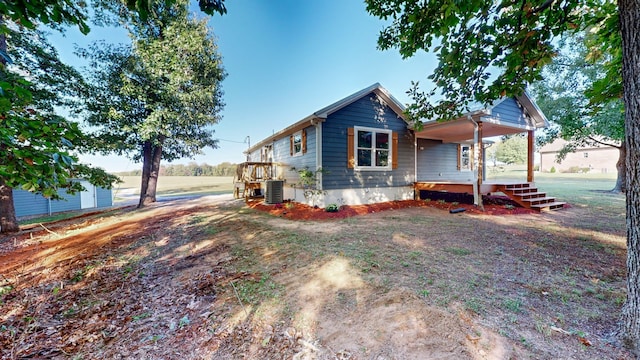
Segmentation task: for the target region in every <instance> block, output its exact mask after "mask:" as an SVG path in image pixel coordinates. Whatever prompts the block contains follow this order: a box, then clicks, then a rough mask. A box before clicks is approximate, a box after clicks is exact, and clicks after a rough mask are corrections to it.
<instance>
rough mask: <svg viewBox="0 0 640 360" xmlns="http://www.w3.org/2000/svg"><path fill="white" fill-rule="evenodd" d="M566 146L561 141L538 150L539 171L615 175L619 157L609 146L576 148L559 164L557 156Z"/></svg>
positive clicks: (563, 141)
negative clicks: (553, 170)
mask: <svg viewBox="0 0 640 360" xmlns="http://www.w3.org/2000/svg"><path fill="white" fill-rule="evenodd" d="M566 144H567V141H565V140H563V139H556V140H555V141H554V142H552V143H550V144H547V145H545V146H543V147H541V148H540V150H539V153H540V171H542V172H551V171H552V170H551V169H552V168H554V169H555V171H556V172H590V173H597V174H615V173H616V171H617V170H616V162H617V161H618V157H619V156H620V154H619V151H618V149H617V148H614V147H611V146H590V147H580V148H577V149H576V151H575V152H571V153H568V154H567V156H566V157H565V158H564V160H562V161H561V162H560V163H558V162H557V156H558V153H559V152H560V150H561V149H562V148H563V147H564V146H565V145H566Z"/></svg>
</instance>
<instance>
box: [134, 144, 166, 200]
mask: <svg viewBox="0 0 640 360" xmlns="http://www.w3.org/2000/svg"><path fill="white" fill-rule="evenodd" d="M160 160H162V146H161V145H153V144H151V143H150V142H146V143H145V144H144V146H143V151H142V185H141V186H140V202H139V203H138V208H142V207H144V206H145V205H149V204H151V203H154V202H156V189H157V186H158V175H159V174H160Z"/></svg>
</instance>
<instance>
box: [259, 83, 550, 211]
mask: <svg viewBox="0 0 640 360" xmlns="http://www.w3.org/2000/svg"><path fill="white" fill-rule="evenodd" d="M404 109H405V108H404V106H403V105H402V104H401V103H400V102H399V101H398V100H396V99H395V98H394V97H393V96H392V95H391V94H390V93H389V92H388V91H387V90H386V89H385V88H383V87H382V86H381V85H380V84H377V83H376V84H373V85H371V86H369V87H367V88H365V89H362V90H360V91H358V92H356V93H354V94H352V95H350V96H347V97H346V98H344V99H342V100H339V101H337V102H335V103H333V104H331V105H329V106H327V107H325V108H323V109H320V110H318V111H316V112H314V113H313V114H311V115H309V116H307V117H305V118H304V119H302V120H300V121H298V122H296V123H294V124H293V125H291V126H289V127H287V128H285V129H283V130H282V131H279V132H277V133H275V134H273V135H271V136H269V137H267V138H266V139H264V140H262V141H260V142H258V143H257V144H255V145H253V146H252V147H251V148H250V149H249V150H248V153H247V154H248V161H251V162H268V163H271V164H273V167H274V169H273V170H274V171H273V178H274V179H280V180H284V184H285V185H284V199H289V200H293V201H297V202H303V203H307V204H310V205H318V206H320V207H323V206H325V205H327V204H331V203H335V204H348V205H358V204H368V203H378V202H385V201H393V200H405V199H414V198H415V197H416V195H417V193H416V192H417V191H419V190H420V189H425V188H429V189H430V188H432V189H434V190H445V191H447V189H446V188H444V184H457V185H459V186H458V187H457V188H456V189H467V187H466V186H468V189H470V190H469V191H470V192H471V191H473V193H474V195H476V196H478V195H479V194H482V193H485V192H484V191H488V190H495V189H494V188H493V187H492V188H488V187H487V186H483V180H484V171H483V169H484V161H483V160H484V146H483V144H485V141H483V138H484V137H490V136H498V135H507V134H514V133H523V132H526V133H528V136H529V142H530V145H531V146H530V154H529V161H530V164H531V170H530V171H529V173H528V178H527V181H533V180H532V178H533V175H532V173H533V171H532V167H533V151H532V149H533V147H532V144H533V136H534V134H533V132H534V130H535V129H536V128H540V127H545V126H547V125H548V122H547V120H546V118H545V117H544V115H543V114H542V113H541V112H540V110H539V109H538V108H537V106H536V105H535V104H534V103H533V102H532V101H531V99H530V98H529V96H528V95H527V94H526V93H525V94H523V95H522V96H519V97H513V98H505V99H502V100H501V101H499V102H497V103H496V104H494V106H492V107H489V108H483V109H479V110H475V111H472V112H470V113H468V114H465V115H464V116H463V117H461V118H459V119H454V120H451V121H446V122H441V121H437V120H433V121H425V122H423V127H422V129H421V130H420V131H415V130H414V128H413V126H412V124H409V123H408V122H407V120H406V118H405V115H404V113H403V111H404ZM300 170H309V171H312V172H315V175H316V183H315V186H314V190H315V191H313V194H311V195H312V196H310V192H305V191H302V189H301V184H300V177H299V171H300ZM460 186H462V187H460ZM471 189H472V190H471Z"/></svg>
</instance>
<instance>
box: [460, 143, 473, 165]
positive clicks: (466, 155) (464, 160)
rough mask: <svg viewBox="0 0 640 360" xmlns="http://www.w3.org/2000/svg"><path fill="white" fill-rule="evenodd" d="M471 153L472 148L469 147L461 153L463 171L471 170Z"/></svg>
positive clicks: (464, 147)
mask: <svg viewBox="0 0 640 360" xmlns="http://www.w3.org/2000/svg"><path fill="white" fill-rule="evenodd" d="M470 152H471V148H470V147H469V146H463V147H462V151H461V152H460V168H462V169H470V168H471V166H470V162H469V155H470Z"/></svg>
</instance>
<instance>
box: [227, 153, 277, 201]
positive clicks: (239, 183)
mask: <svg viewBox="0 0 640 360" xmlns="http://www.w3.org/2000/svg"><path fill="white" fill-rule="evenodd" d="M277 166H278V164H277V163H272V162H254V161H248V162H243V163H241V164H238V166H237V168H236V176H235V177H234V180H233V183H234V186H233V196H234V197H235V198H236V199H240V198H244V199H245V200H249V199H251V198H259V197H264V194H263V193H262V189H263V188H264V186H263V185H264V182H265V181H267V180H273V179H274V175H275V174H276V173H277Z"/></svg>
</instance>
